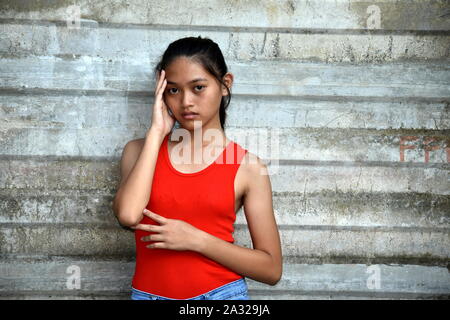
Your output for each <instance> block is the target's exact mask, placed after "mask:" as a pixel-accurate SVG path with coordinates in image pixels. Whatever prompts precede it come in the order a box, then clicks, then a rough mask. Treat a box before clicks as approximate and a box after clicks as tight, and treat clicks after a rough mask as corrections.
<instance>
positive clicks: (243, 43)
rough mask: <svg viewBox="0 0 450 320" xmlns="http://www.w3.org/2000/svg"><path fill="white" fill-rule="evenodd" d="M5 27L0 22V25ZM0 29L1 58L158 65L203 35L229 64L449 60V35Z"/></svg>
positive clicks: (45, 26)
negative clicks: (178, 43) (168, 52)
mask: <svg viewBox="0 0 450 320" xmlns="http://www.w3.org/2000/svg"><path fill="white" fill-rule="evenodd" d="M0 22H1V21H0ZM10 22H11V23H5V24H1V25H0V31H1V33H3V36H2V37H1V40H0V41H1V42H0V44H1V45H0V47H1V48H2V49H1V50H0V56H2V57H22V56H27V55H36V56H54V57H59V58H63V59H70V58H71V57H72V58H73V57H74V56H75V57H77V56H80V57H84V56H86V57H95V58H101V59H103V60H106V61H107V60H112V61H127V62H128V63H130V62H135V63H136V64H137V63H142V62H144V61H147V60H148V59H150V60H155V59H156V58H157V57H158V56H159V55H160V54H161V52H163V51H164V49H165V48H166V47H167V45H168V44H169V43H170V42H172V41H173V40H175V39H178V38H181V37H185V36H189V35H191V36H192V35H195V36H197V35H202V36H203V37H209V38H211V39H214V41H215V42H217V44H218V45H219V46H220V48H221V49H222V51H223V54H224V56H225V59H226V60H227V61H232V60H240V61H253V60H272V61H273V60H277V61H280V60H297V61H298V60H303V61H318V62H329V63H331V62H351V63H355V64H356V63H357V64H360V63H382V62H389V61H408V60H413V61H417V60H424V59H426V60H430V59H432V60H439V59H445V58H447V57H448V55H449V52H450V51H449V50H450V36H449V35H448V34H440V33H439V34H410V33H406V34H333V35H330V34H321V33H319V34H318V33H306V34H303V33H295V32H288V33H285V32H278V31H277V30H239V31H238V32H236V31H234V32H230V31H229V30H224V31H221V30H198V31H196V30H193V31H187V30H185V29H184V28H181V29H180V30H160V29H159V28H150V29H148V28H140V27H136V28H125V29H123V28H117V27H107V26H99V25H98V24H97V23H89V24H88V25H86V26H83V28H80V29H75V30H73V29H68V28H67V26H66V25H65V24H56V23H42V24H36V23H35V22H29V23H28V24H27V23H26V22H22V23H25V24H18V22H14V21H10Z"/></svg>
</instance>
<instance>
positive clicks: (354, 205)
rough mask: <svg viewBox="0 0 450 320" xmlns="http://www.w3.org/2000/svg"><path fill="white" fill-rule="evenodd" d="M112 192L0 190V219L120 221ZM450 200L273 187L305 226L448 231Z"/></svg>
mask: <svg viewBox="0 0 450 320" xmlns="http://www.w3.org/2000/svg"><path fill="white" fill-rule="evenodd" d="M47 187H48V186H47ZM274 187H276V186H274ZM113 196H114V190H105V191H104V192H101V191H98V190H89V189H86V190H74V189H47V190H44V189H42V190H37V189H31V188H26V189H19V188H5V189H0V199H1V201H0V212H2V215H0V222H2V223H20V224H27V223H86V224H91V223H93V224H99V223H101V224H105V225H108V226H111V227H113V226H117V220H116V218H115V217H114V215H113V214H111V209H110V208H111V202H112V199H113ZM449 201H450V199H449V197H448V196H445V195H437V194H426V193H412V192H411V193H408V194H405V193H394V192H380V193H376V192H358V193H355V192H347V193H344V192H339V191H338V192H336V191H326V190H322V191H317V192H314V191H312V192H310V191H308V190H305V192H278V191H276V189H275V190H274V191H273V202H274V203H273V204H274V211H275V217H276V220H277V223H278V224H279V225H286V226H295V225H300V226H303V227H306V226H336V227H352V226H354V227H381V228H392V227H396V228H436V229H437V230H445V229H447V228H449V225H450V212H449V211H448V206H449ZM159 214H161V213H159ZM236 223H237V224H245V223H246V220H245V213H244V210H243V209H242V208H241V209H240V210H239V211H238V212H237V214H236Z"/></svg>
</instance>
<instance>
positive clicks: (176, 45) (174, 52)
mask: <svg viewBox="0 0 450 320" xmlns="http://www.w3.org/2000/svg"><path fill="white" fill-rule="evenodd" d="M180 57H186V58H189V59H192V60H193V61H195V62H197V63H199V64H200V65H202V66H203V67H204V68H205V69H206V70H207V71H208V72H209V73H210V74H211V75H213V76H214V77H215V78H216V79H217V80H218V81H219V82H220V83H221V84H223V85H225V83H224V82H223V80H222V78H223V76H224V75H225V74H226V73H227V72H228V68H227V65H226V63H225V59H224V57H223V55H222V51H220V48H219V46H218V45H217V43H215V42H214V41H212V40H211V39H209V38H202V37H200V36H198V37H197V38H195V37H186V38H181V39H178V40H176V41H174V42H172V43H171V44H169V46H168V47H167V49H166V51H164V54H163V56H162V58H161V61H160V62H159V63H158V64H157V65H156V67H155V74H159V73H160V72H161V70H162V69H166V68H167V66H168V65H170V64H171V63H172V62H173V61H174V60H175V59H177V58H180ZM225 87H226V88H227V91H228V95H227V96H222V100H221V101H220V109H219V116H220V125H221V127H222V129H223V130H225V120H226V117H227V114H226V109H227V108H228V105H229V104H230V100H231V91H230V89H229V88H228V87H227V86H226V85H225Z"/></svg>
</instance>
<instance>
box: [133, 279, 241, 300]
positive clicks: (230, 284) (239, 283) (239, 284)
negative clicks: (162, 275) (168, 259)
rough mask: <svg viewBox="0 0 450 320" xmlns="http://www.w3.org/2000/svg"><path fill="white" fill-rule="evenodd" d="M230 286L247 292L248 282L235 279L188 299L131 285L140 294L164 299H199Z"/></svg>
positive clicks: (239, 291)
mask: <svg viewBox="0 0 450 320" xmlns="http://www.w3.org/2000/svg"><path fill="white" fill-rule="evenodd" d="M230 287H232V288H234V287H236V292H235V293H236V294H237V293H243V292H247V283H246V281H245V278H240V279H237V280H234V281H232V282H229V283H226V284H224V285H222V286H220V287H217V288H214V289H212V290H210V291H208V292H205V293H202V294H199V295H197V296H195V297H191V298H187V299H173V298H169V297H165V296H161V295H157V294H153V293H149V292H145V291H142V290H138V289H136V288H134V287H131V289H132V291H134V292H138V293H140V294H143V295H147V296H149V297H150V296H152V297H158V298H163V299H168V300H198V299H199V298H201V297H202V296H204V297H209V296H211V295H213V294H216V293H220V292H221V291H225V290H227V289H231V288H230Z"/></svg>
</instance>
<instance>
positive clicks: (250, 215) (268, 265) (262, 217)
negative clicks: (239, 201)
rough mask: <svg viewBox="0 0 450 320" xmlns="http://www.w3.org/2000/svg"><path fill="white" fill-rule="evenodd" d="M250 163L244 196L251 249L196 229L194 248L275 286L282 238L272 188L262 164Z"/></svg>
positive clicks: (279, 276) (241, 272) (234, 268)
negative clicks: (276, 218)
mask: <svg viewBox="0 0 450 320" xmlns="http://www.w3.org/2000/svg"><path fill="white" fill-rule="evenodd" d="M257 160H258V163H257V164H252V165H249V176H250V178H249V179H248V181H249V182H248V187H247V191H246V194H245V197H244V211H245V215H246V218H247V223H248V227H249V230H250V235H251V238H252V242H253V248H254V249H249V248H244V247H241V246H238V245H236V244H232V243H229V242H227V241H224V240H222V239H220V238H217V237H215V236H213V235H211V234H209V233H207V232H204V231H199V233H198V237H197V239H199V240H198V241H197V245H196V246H195V248H194V251H197V252H199V253H201V254H203V255H205V256H207V257H208V258H210V259H212V260H214V261H216V262H218V263H220V264H222V265H224V266H226V267H228V268H230V269H231V270H233V271H235V272H237V273H239V274H241V275H243V276H246V277H249V278H251V279H253V280H256V281H260V282H263V283H267V284H269V285H275V284H276V283H277V282H278V281H279V280H280V278H281V275H282V251H281V241H280V236H279V233H278V228H277V224H276V221H275V216H274V212H273V207H272V187H271V184H270V179H269V175H268V174H261V172H265V173H268V171H267V167H266V165H265V164H263V163H262V162H260V161H259V159H257Z"/></svg>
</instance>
